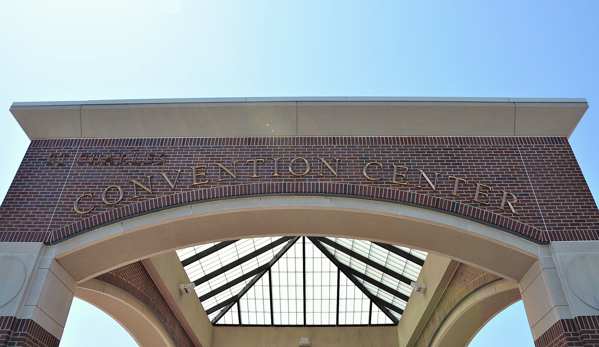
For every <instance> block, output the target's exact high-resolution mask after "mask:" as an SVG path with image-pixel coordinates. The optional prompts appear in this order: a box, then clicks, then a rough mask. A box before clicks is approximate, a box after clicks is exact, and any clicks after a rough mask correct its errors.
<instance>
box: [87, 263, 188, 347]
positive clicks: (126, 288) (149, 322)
mask: <svg viewBox="0 0 599 347" xmlns="http://www.w3.org/2000/svg"><path fill="white" fill-rule="evenodd" d="M99 295H100V297H99ZM75 296H78V297H80V298H82V299H83V300H86V301H88V302H90V303H92V304H93V305H95V306H97V307H99V308H100V309H102V310H103V311H105V312H107V313H108V314H109V315H111V316H113V318H115V319H116V320H117V321H119V323H121V325H123V327H124V328H125V329H126V330H127V331H129V333H130V334H131V335H132V336H133V337H134V338H135V340H136V341H138V343H140V344H141V345H143V346H145V345H146V344H148V345H151V346H153V345H159V346H178V347H193V346H195V345H196V344H195V343H194V342H193V341H192V339H191V338H190V336H189V335H188V334H187V332H186V331H185V329H184V328H183V326H182V325H181V323H180V322H179V320H178V319H177V317H176V316H175V314H174V313H173V312H172V310H171V308H170V307H169V305H168V303H167V302H166V301H165V299H164V297H163V295H162V294H161V293H160V291H159V289H158V288H157V287H156V285H155V284H154V281H153V280H152V279H151V277H150V275H149V274H148V272H147V271H146V269H145V267H144V265H143V264H142V263H141V262H135V263H132V264H128V265H125V266H122V267H120V268H118V269H115V270H112V271H109V272H106V273H104V274H102V275H100V276H98V277H96V278H94V279H91V280H89V281H86V282H83V283H81V284H80V287H79V288H78V289H77V291H76V293H75ZM105 296H108V297H110V298H105ZM114 300H117V301H119V303H120V305H119V307H114V305H111V304H110V302H111V301H114ZM107 301H108V302H107ZM131 314H133V315H134V316H135V317H137V318H138V319H133V320H132V319H131V317H130V315H131ZM120 318H122V319H120ZM123 319H125V320H127V321H123ZM137 321H141V323H142V324H138V322H137ZM146 330H147V332H146ZM147 334H150V335H151V336H146V335H147ZM156 339H159V340H160V343H157V344H155V343H154V342H153V341H152V340H156ZM142 342H145V343H146V344H144V343H142Z"/></svg>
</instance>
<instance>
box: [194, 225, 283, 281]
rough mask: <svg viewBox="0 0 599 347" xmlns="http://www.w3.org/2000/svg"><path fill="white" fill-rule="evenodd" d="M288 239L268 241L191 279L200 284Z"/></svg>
mask: <svg viewBox="0 0 599 347" xmlns="http://www.w3.org/2000/svg"><path fill="white" fill-rule="evenodd" d="M289 239H291V237H288V236H286V237H281V238H280V239H278V240H276V241H274V242H272V243H269V244H268V245H265V246H263V247H261V248H259V249H257V250H255V251H253V252H252V253H250V254H247V255H246V256H243V257H241V258H239V259H237V260H235V261H234V262H231V263H229V264H227V265H225V266H223V267H221V268H220V269H218V270H216V271H213V272H211V273H209V274H207V275H205V276H204V277H201V278H198V279H197V280H195V281H193V283H195V285H196V286H198V285H200V284H202V283H204V282H207V281H209V280H211V279H213V278H214V277H216V276H219V275H222V274H224V273H225V272H227V271H229V270H231V269H233V268H234V267H237V266H239V265H241V264H243V263H245V262H246V261H250V260H252V259H254V258H256V257H257V256H259V255H260V254H262V253H264V252H266V251H269V250H271V249H273V248H275V247H277V246H278V245H280V244H283V243H285V242H287V241H289Z"/></svg>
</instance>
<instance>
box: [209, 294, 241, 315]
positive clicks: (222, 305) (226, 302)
mask: <svg viewBox="0 0 599 347" xmlns="http://www.w3.org/2000/svg"><path fill="white" fill-rule="evenodd" d="M231 303H233V304H234V303H235V297H234V296H232V297H230V298H228V299H227V300H225V301H223V302H220V303H218V304H216V305H214V306H212V307H210V308H209V309H207V310H206V314H211V313H213V312H216V311H218V310H219V309H220V308H222V307H225V306H227V305H229V304H231Z"/></svg>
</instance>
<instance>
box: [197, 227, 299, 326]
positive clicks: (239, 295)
mask: <svg viewBox="0 0 599 347" xmlns="http://www.w3.org/2000/svg"><path fill="white" fill-rule="evenodd" d="M299 238H300V237H299V236H296V237H294V238H291V237H285V239H287V240H289V239H290V240H289V241H288V242H287V244H286V245H285V247H283V248H281V250H280V251H279V252H278V253H277V254H276V255H275V256H274V258H272V259H271V260H270V261H269V262H268V268H267V269H266V270H263V271H262V272H260V273H259V274H257V275H256V276H254V278H252V280H251V281H250V282H248V283H247V284H246V285H245V287H243V289H242V290H241V291H240V292H239V293H237V295H235V296H234V297H232V298H230V299H228V300H226V302H228V304H227V305H224V306H225V307H224V308H223V309H222V310H221V311H220V312H219V313H218V315H216V317H214V319H212V324H215V323H216V322H218V320H219V319H221V318H222V316H224V315H225V313H227V311H229V310H230V309H231V307H233V305H234V304H235V303H236V302H237V301H239V299H241V297H242V296H243V295H244V294H245V293H247V291H248V290H250V288H252V287H253V286H254V285H255V284H256V282H258V281H259V280H260V278H262V276H264V274H265V273H266V272H268V270H269V269H270V268H271V267H272V266H273V265H274V264H275V263H276V262H277V261H278V260H279V259H281V257H282V256H283V255H284V254H285V253H286V252H287V251H288V250H289V248H291V246H293V244H294V243H295V242H296V241H297V240H298V239H299ZM281 239H283V238H280V239H279V240H277V241H280V240H281ZM273 243H274V242H273ZM262 248H264V247H262ZM262 248H261V249H262ZM231 300H233V301H231ZM217 306H220V307H223V305H221V304H219V305H217ZM215 307H216V306H215ZM212 312H215V310H213V311H212ZM206 313H208V310H206Z"/></svg>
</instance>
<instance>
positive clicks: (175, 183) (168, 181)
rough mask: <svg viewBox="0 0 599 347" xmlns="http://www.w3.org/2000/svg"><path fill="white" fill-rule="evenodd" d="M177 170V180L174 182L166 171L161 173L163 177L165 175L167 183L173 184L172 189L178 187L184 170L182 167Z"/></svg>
mask: <svg viewBox="0 0 599 347" xmlns="http://www.w3.org/2000/svg"><path fill="white" fill-rule="evenodd" d="M175 171H176V172H177V177H175V182H174V183H173V182H171V179H170V178H168V175H167V174H166V172H161V173H160V174H161V175H162V177H164V179H165V180H166V183H168V185H169V186H171V189H175V187H177V181H178V180H179V175H180V174H181V171H183V170H182V169H178V170H175ZM194 173H195V172H194ZM194 177H195V176H194Z"/></svg>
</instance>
